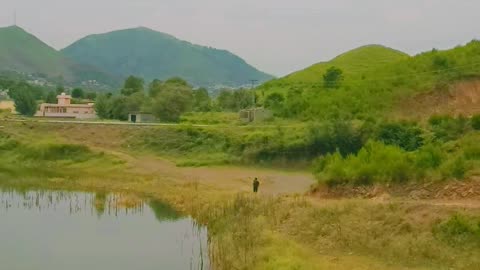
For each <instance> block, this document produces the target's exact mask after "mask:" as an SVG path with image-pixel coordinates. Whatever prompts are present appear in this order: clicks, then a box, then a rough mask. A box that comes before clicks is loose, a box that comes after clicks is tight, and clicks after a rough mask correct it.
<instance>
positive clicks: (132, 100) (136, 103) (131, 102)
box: [126, 92, 145, 112]
mask: <svg viewBox="0 0 480 270" xmlns="http://www.w3.org/2000/svg"><path fill="white" fill-rule="evenodd" d="M126 103H127V104H126V106H127V109H128V112H139V111H141V109H142V106H143V104H144V103H145V95H144V94H143V92H137V93H135V94H132V95H131V96H128V97H127V99H126Z"/></svg>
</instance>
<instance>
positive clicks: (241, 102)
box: [233, 89, 255, 111]
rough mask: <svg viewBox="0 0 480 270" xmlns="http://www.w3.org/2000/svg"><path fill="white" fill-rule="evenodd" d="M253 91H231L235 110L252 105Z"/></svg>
mask: <svg viewBox="0 0 480 270" xmlns="http://www.w3.org/2000/svg"><path fill="white" fill-rule="evenodd" d="M254 95H255V93H254V92H253V91H249V90H245V89H240V90H236V91H234V92H233V100H234V101H235V107H234V108H233V109H234V110H235V111H238V110H242V109H246V108H248V107H253V106H254V99H255V96H254Z"/></svg>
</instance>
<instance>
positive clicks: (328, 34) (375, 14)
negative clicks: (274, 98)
mask: <svg viewBox="0 0 480 270" xmlns="http://www.w3.org/2000/svg"><path fill="white" fill-rule="evenodd" d="M14 10H17V17H18V19H17V20H18V25H19V26H21V27H23V28H24V29H25V30H27V31H29V32H31V33H33V34H34V35H36V36H37V37H39V38H40V39H42V40H43V41H45V42H46V43H48V44H49V45H51V46H52V47H55V48H57V49H60V48H63V47H65V46H67V45H69V44H70V43H72V42H74V41H75V40H77V39H79V38H81V37H84V36H86V35H89V34H92V33H103V32H108V31H111V30H117V29H123V28H132V27H137V26H145V27H149V28H152V29H154V30H157V31H161V32H166V33H169V34H172V35H174V36H176V37H178V38H180V39H184V40H188V41H190V42H193V43H197V44H200V45H208V46H212V47H216V48H220V49H227V50H229V51H231V52H233V53H235V54H238V55H239V56H240V57H242V58H244V59H245V60H247V62H249V63H250V64H252V65H254V66H256V67H258V68H259V69H261V70H263V71H266V72H269V73H272V74H275V75H285V74H287V73H289V72H292V71H295V70H298V69H302V68H305V67H306V66H309V65H311V64H313V63H316V62H319V61H323V60H328V59H330V58H332V57H334V56H336V55H338V54H339V53H341V52H344V51H346V50H349V49H352V48H355V47H358V46H361V45H366V44H372V43H375V44H383V45H386V46H390V47H393V48H396V49H399V50H402V51H405V52H407V53H410V54H414V53H417V52H421V51H425V50H429V49H431V48H433V47H436V48H439V49H442V48H449V47H453V46H455V45H458V44H463V43H466V42H468V41H470V40H472V39H474V38H480V1H479V0H396V1H394V0H328V1H325V0H0V26H8V25H11V24H12V22H13V13H14Z"/></svg>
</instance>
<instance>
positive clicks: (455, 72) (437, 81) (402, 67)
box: [259, 41, 480, 119]
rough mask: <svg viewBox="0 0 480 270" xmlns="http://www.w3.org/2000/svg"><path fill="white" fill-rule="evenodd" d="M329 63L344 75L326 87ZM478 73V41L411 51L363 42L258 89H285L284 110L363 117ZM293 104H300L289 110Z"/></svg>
mask: <svg viewBox="0 0 480 270" xmlns="http://www.w3.org/2000/svg"><path fill="white" fill-rule="evenodd" d="M330 67H337V68H340V69H342V70H343V76H344V79H343V82H342V83H341V84H340V87H339V88H338V89H337V88H335V89H327V88H325V87H324V84H323V75H324V74H325V72H326V70H327V69H328V68H330ZM479 75H480V42H478V41H472V42H470V43H469V44H467V45H465V46H458V47H456V48H454V49H451V50H446V51H437V50H432V51H430V52H426V53H422V54H419V55H416V56H414V57H409V56H407V55H406V54H403V53H401V52H398V51H395V50H392V49H389V48H385V47H382V46H366V47H361V48H358V49H355V50H353V51H350V52H347V53H345V54H343V55H341V56H339V57H337V58H335V59H333V60H332V61H329V62H325V63H319V64H316V65H314V66H312V67H309V68H307V69H305V70H302V71H299V72H296V73H293V74H291V75H288V76H286V77H284V78H280V79H277V80H272V81H270V82H267V83H265V84H264V85H262V86H261V87H259V90H260V93H261V96H262V98H263V99H265V98H266V97H267V96H268V95H270V94H271V93H273V92H277V93H281V94H282V95H284V97H285V99H286V101H285V104H284V106H283V107H281V110H282V113H283V114H284V115H287V116H300V117H306V118H311V119H330V118H332V117H333V118H338V117H341V118H346V119H366V118H368V117H372V116H373V117H384V116H386V115H388V114H390V113H391V112H392V111H393V110H394V108H396V107H397V104H398V103H399V102H400V101H402V100H405V99H408V98H412V97H414V96H415V95H417V94H419V93H425V92H428V91H434V90H438V91H440V90H442V89H444V90H445V89H448V87H449V86H450V85H451V84H454V83H456V82H458V81H462V80H467V79H471V78H475V77H478V76H479ZM293 101H295V102H293ZM294 104H297V105H295V106H297V107H298V106H300V107H301V109H299V108H295V109H296V110H293V111H292V108H291V107H292V106H293V105H294ZM299 104H300V105H299Z"/></svg>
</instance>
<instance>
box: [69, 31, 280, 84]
mask: <svg viewBox="0 0 480 270" xmlns="http://www.w3.org/2000/svg"><path fill="white" fill-rule="evenodd" d="M63 52H64V53H65V55H67V56H69V57H71V58H72V59H75V60H76V61H78V62H80V63H84V64H90V65H94V66H97V67H99V68H102V69H104V70H108V71H110V72H112V73H114V74H116V75H119V76H123V77H126V76H129V75H135V76H139V77H143V78H144V79H145V80H146V81H152V80H154V79H160V80H165V79H168V78H171V77H182V78H184V79H185V80H187V81H188V82H189V83H191V84H193V85H195V86H204V87H211V86H215V85H225V86H232V87H236V86H241V85H245V84H248V83H249V81H250V80H258V81H260V82H264V81H267V80H269V79H271V78H272V76H270V75H268V74H266V73H263V72H260V71H258V70H257V69H255V68H254V67H252V66H250V65H249V64H247V63H246V62H245V61H244V60H242V59H241V58H240V57H238V56H236V55H234V54H232V53H230V52H228V51H225V50H218V49H214V48H209V47H203V46H199V45H194V44H191V43H189V42H186V41H182V40H178V39H176V38H175V37H173V36H170V35H167V34H164V33H160V32H156V31H153V30H150V29H147V28H143V27H140V28H135V29H127V30H120V31H114V32H110V33H106V34H99V35H91V36H87V37H85V38H83V39H81V40H79V41H77V42H75V43H74V44H72V45H70V46H68V47H67V48H65V49H64V50H63Z"/></svg>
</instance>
